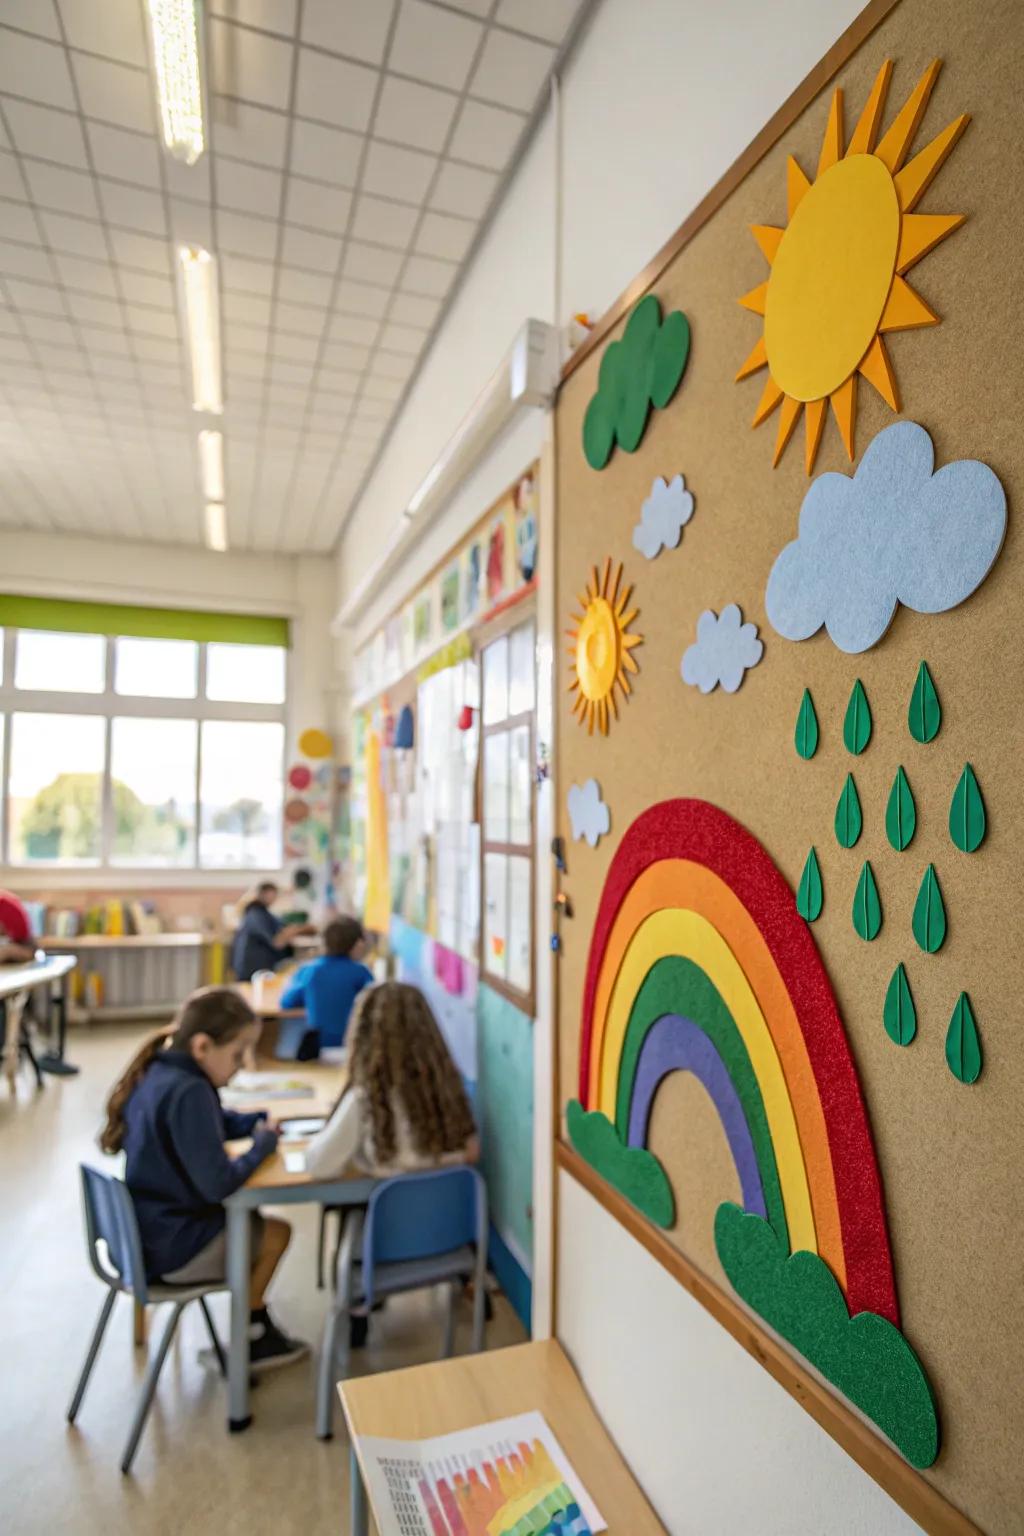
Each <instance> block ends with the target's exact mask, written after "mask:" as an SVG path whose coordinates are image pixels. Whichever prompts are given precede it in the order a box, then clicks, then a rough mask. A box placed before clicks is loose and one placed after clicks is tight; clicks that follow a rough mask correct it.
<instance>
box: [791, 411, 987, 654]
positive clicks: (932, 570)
mask: <svg viewBox="0 0 1024 1536" xmlns="http://www.w3.org/2000/svg"><path fill="white" fill-rule="evenodd" d="M934 461H935V453H934V449H933V447H932V440H931V438H930V437H929V435H928V433H927V432H926V431H925V429H924V428H923V427H920V426H918V425H917V423H916V422H912V421H900V422H896V424H895V425H894V426H891V427H887V428H886V429H885V430H884V431H883V432H880V433H879V434H878V436H877V437H876V438H875V439H874V440H873V441H872V443H871V444H870V445H869V447H868V450H867V452H866V453H865V455H864V457H863V459H862V460H861V463H860V465H859V467H858V469H857V472H856V474H855V475H854V476H853V478H852V479H851V478H849V477H848V476H846V475H840V474H834V473H829V474H824V475H819V477H818V478H817V480H815V481H814V483H813V484H812V485H811V488H810V490H809V491H808V492H807V495H806V496H805V497H804V502H803V506H802V507H801V509H800V527H799V534H798V537H797V538H796V539H795V540H794V541H793V543H791V544H787V546H786V547H785V549H784V550H783V551H782V553H781V554H780V555H779V557H778V559H777V560H776V561H775V564H774V565H773V566H772V569H771V572H770V574H769V577H768V586H767V589H766V592H765V609H766V612H767V614H768V619H769V622H770V623H771V625H772V627H773V628H774V629H775V630H777V631H778V633H779V634H780V635H783V636H784V637H785V638H786V639H787V640H806V639H808V637H809V636H811V635H813V634H816V633H817V631H818V630H819V629H820V628H821V627H822V625H824V626H825V628H826V630H827V631H828V634H829V636H830V637H831V639H832V640H833V641H834V643H835V644H836V645H837V646H838V647H839V649H840V650H842V651H847V652H850V653H852V654H857V653H859V652H861V651H866V650H868V648H869V647H870V646H873V645H875V644H877V642H878V641H879V640H880V639H881V638H882V636H883V635H884V633H885V631H886V630H887V629H888V627H889V625H890V624H891V623H892V620H893V618H894V616H895V613H896V609H897V607H898V606H899V604H900V603H903V604H904V606H905V607H908V608H912V609H914V610H915V611H916V612H917V613H943V612H945V611H946V610H947V609H950V608H955V607H956V606H957V605H958V604H959V603H962V602H963V601H964V600H965V599H966V598H968V597H969V596H970V595H971V593H972V592H974V591H975V589H976V588H977V587H979V586H980V585H981V583H982V581H984V579H985V577H986V576H987V575H988V573H989V571H990V570H991V568H992V565H993V563H994V562H995V559H996V557H997V555H998V554H999V551H1000V549H1001V548H1002V544H1003V536H1004V534H1005V531H1006V496H1005V493H1004V491H1003V487H1002V485H1001V484H1000V482H999V479H998V478H997V476H996V475H995V474H994V473H993V471H992V470H991V469H989V467H988V465H987V464H980V463H978V462H977V461H976V460H973V459H961V460H958V461H956V462H954V463H952V464H947V465H945V466H944V467H943V468H942V469H940V470H939V471H938V472H937V473H936V474H933V473H932V470H933V466H934Z"/></svg>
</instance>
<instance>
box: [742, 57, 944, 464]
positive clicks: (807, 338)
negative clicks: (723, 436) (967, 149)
mask: <svg viewBox="0 0 1024 1536" xmlns="http://www.w3.org/2000/svg"><path fill="white" fill-rule="evenodd" d="M939 67H940V61H939V60H936V61H935V62H934V63H932V64H930V65H929V66H928V68H927V69H926V70H925V72H924V74H923V75H922V76H921V79H920V80H919V81H918V83H917V85H916V86H915V87H914V89H913V91H912V92H911V94H910V96H909V98H908V100H907V101H906V103H905V104H904V106H903V107H902V108H901V109H900V111H899V113H898V114H897V116H896V118H895V119H894V121H893V123H892V126H891V127H890V128H889V130H888V131H887V132H886V133H885V135H884V136H883V137H882V138H881V140H879V141H878V143H877V144H876V142H875V140H876V137H877V134H878V129H879V125H880V123H881V119H882V112H883V109H884V107H885V98H886V93H887V91H888V88H889V78H890V76H891V74H892V61H891V60H889V59H887V60H886V62H885V63H884V64H883V65H882V67H881V69H880V70H879V72H878V76H877V78H876V80H875V83H874V85H873V86H872V88H871V94H870V96H869V97H868V100H867V104H866V106H865V107H864V110H863V112H862V113H861V115H860V118H859V120H858V122H857V126H856V127H855V128H854V130H853V134H852V136H851V138H850V142H849V144H848V145H847V147H846V152H845V154H844V153H843V93H842V91H841V90H837V91H836V92H835V94H834V96H833V97H832V106H831V110H830V112H829V118H828V126H827V127H826V129H825V139H824V142H823V144H822V146H821V154H820V157H819V159H818V170H817V174H816V176H815V179H814V181H813V182H811V181H809V180H808V178H807V177H806V176H805V175H804V172H803V171H802V170H801V168H800V166H799V165H798V164H797V162H796V160H795V159H794V158H793V156H792V155H790V157H789V161H788V165H787V189H786V190H787V203H788V209H787V214H788V220H789V222H788V224H787V225H786V228H785V229H779V228H776V227H775V226H773V225H767V224H756V225H754V226H752V231H751V232H752V234H753V236H754V239H755V240H756V241H757V243H758V245H759V246H760V247H761V250H762V252H763V254H764V256H765V257H766V258H767V260H768V263H769V265H770V266H771V269H772V270H771V275H770V277H769V278H768V281H767V282H765V283H762V284H761V285H760V286H759V287H757V288H755V289H753V290H752V292H750V293H748V294H745V295H744V297H743V298H742V299H740V301H739V302H740V303H741V304H742V305H743V306H744V308H746V309H750V310H753V312H754V313H755V314H757V315H763V316H764V334H763V335H762V336H761V338H760V340H759V341H758V343H757V345H756V346H755V348H754V350H753V351H752V352H751V354H750V356H749V357H748V358H747V360H746V362H745V363H744V364H743V367H742V368H741V369H740V371H739V373H738V374H737V375H736V377H737V379H745V378H746V377H747V376H748V374H751V373H756V372H757V370H758V369H759V368H764V367H767V369H768V374H769V377H768V382H767V383H766V384H765V387H764V393H763V394H762V396H761V399H760V402H759V404H758V407H757V410H756V412H755V414H754V419H753V422H752V423H751V424H752V425H753V426H755V427H756V426H759V425H760V424H761V422H762V421H764V420H765V419H766V418H767V417H768V416H769V415H771V413H772V411H773V410H774V409H775V407H776V406H777V405H779V404H780V402H781V406H782V411H781V415H780V418H779V429H778V436H777V438H776V441H775V456H774V458H773V460H772V463H773V465H774V464H777V463H778V462H779V459H780V458H781V457H782V453H783V451H784V449H785V447H786V444H787V443H788V442H789V439H790V437H791V436H792V434H793V429H794V428H795V426H796V424H797V421H798V420H799V418H800V412H801V410H802V409H804V407H806V416H805V424H806V447H805V455H804V459H805V465H806V469H807V473H808V474H810V473H811V470H812V468H813V466H814V460H815V457H816V455H817V452H818V444H819V443H820V441H821V433H822V428H823V427H824V425H825V413H826V411H827V409H828V406H829V404H831V406H832V410H833V413H834V415H835V418H836V422H837V423H838V426H839V432H840V435H841V437H842V439H843V444H844V446H845V448H846V452H847V454H848V455H849V457H850V459H851V460H852V458H853V453H854V422H855V416H856V407H857V378H858V375H863V377H864V378H866V379H867V380H868V382H869V383H870V384H872V385H874V387H875V389H877V390H878V393H879V394H880V395H881V396H882V399H883V400H885V401H886V403H887V404H888V405H890V406H891V407H892V409H893V410H894V411H898V410H899V409H900V403H899V395H898V392H897V387H896V378H895V375H894V374H893V370H892V365H891V363H890V361H889V354H888V352H887V350H886V346H885V341H884V339H883V338H884V336H885V334H886V333H887V332H889V331H907V330H914V329H916V328H917V327H918V326H925V325H937V324H938V316H937V315H936V314H934V313H933V311H932V310H931V309H929V307H928V305H927V304H926V303H925V302H924V300H923V299H922V298H920V296H919V295H918V294H916V293H915V292H914V290H913V289H912V288H911V286H910V284H909V283H908V282H907V281H906V280H905V278H904V277H903V273H904V272H906V271H907V270H908V269H909V268H910V267H912V266H913V265H914V263H915V262H916V261H919V260H920V259H921V257H922V256H924V255H926V254H927V252H928V251H930V250H932V249H933V248H934V247H935V246H936V245H938V243H939V241H940V240H944V239H945V238H946V236H947V235H949V234H952V232H953V230H955V229H958V228H959V227H960V225H961V224H962V223H963V222H964V215H963V214H957V213H952V214H941V213H921V214H917V213H914V212H912V210H913V208H914V207H915V206H916V205H917V203H918V201H919V199H920V198H921V196H922V195H923V193H924V192H925V190H926V189H927V188H928V187H929V186H930V184H931V182H932V180H933V178H934V177H935V175H936V174H937V172H938V171H939V169H940V168H941V166H942V164H943V162H944V161H945V159H946V157H947V156H948V155H949V153H950V151H951V150H952V149H953V147H954V145H955V144H956V142H957V140H958V139H959V137H960V135H961V134H962V133H963V131H964V129H965V128H966V127H967V124H968V122H969V121H970V117H969V115H968V114H967V113H964V114H963V115H962V116H960V117H957V118H955V119H954V120H953V122H951V123H950V124H949V125H948V126H947V127H946V128H944V129H943V130H942V132H941V133H940V134H938V135H937V136H936V137H935V138H934V139H932V141H931V143H930V144H926V145H925V147H924V148H923V149H922V150H921V151H920V152H919V153H918V154H916V155H915V156H914V158H913V159H912V160H910V161H907V163H906V164H904V161H906V157H907V153H908V151H909V149H910V145H911V143H912V142H913V138H914V135H915V134H916V132H917V129H918V125H919V123H920V121H921V119H922V117H923V116H924V113H925V109H926V107H927V105H928V99H929V97H930V96H931V93H932V88H933V86H934V85H935V81H936V78H937V76H938V73H939Z"/></svg>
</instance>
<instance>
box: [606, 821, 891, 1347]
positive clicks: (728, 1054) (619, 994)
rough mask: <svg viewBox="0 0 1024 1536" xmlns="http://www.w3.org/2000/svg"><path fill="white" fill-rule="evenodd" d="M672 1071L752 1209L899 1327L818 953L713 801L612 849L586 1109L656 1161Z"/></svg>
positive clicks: (871, 1181)
mask: <svg viewBox="0 0 1024 1536" xmlns="http://www.w3.org/2000/svg"><path fill="white" fill-rule="evenodd" d="M673 1071H688V1072H691V1073H693V1074H694V1076H696V1077H697V1078H698V1079H699V1080H700V1081H701V1083H702V1084H703V1085H704V1087H705V1089H706V1090H707V1092H708V1094H709V1095H710V1097H711V1099H712V1101H713V1102H714V1104H715V1106H716V1109H717V1111H718V1114H719V1117H720V1119H721V1122H722V1126H723V1129H724V1132H725V1135H726V1137H727V1139H728V1142H729V1146H730V1148H731V1150H732V1155H733V1159H734V1161H735V1164H736V1170H737V1174H738V1176H739V1183H740V1188H741V1191H742V1199H743V1203H744V1205H745V1207H746V1209H747V1210H749V1211H753V1212H755V1213H756V1214H757V1215H759V1216H763V1217H765V1218H766V1219H767V1220H768V1221H769V1222H770V1223H771V1225H772V1227H773V1228H774V1229H775V1231H776V1232H777V1233H778V1235H779V1237H780V1238H781V1239H782V1240H783V1242H785V1243H788V1246H789V1248H790V1250H791V1251H796V1250H797V1249H809V1250H810V1251H811V1252H812V1253H817V1254H818V1255H819V1256H820V1257H821V1258H822V1259H823V1260H824V1261H825V1263H827V1264H828V1266H829V1268H830V1269H831V1270H832V1272H833V1274H834V1275H835V1277H836V1279H837V1280H838V1281H839V1284H840V1285H841V1286H842V1288H843V1291H844V1293H845V1295H846V1299H847V1304H848V1306H849V1310H850V1312H851V1314H855V1313H857V1312H863V1311H868V1312H876V1313H878V1314H879V1315H880V1316H882V1317H885V1318H888V1319H889V1321H890V1322H892V1323H893V1324H894V1326H896V1327H899V1308H898V1304H897V1300H896V1288H895V1284H894V1281H893V1270H892V1255H891V1252H890V1249H889V1239H888V1235H887V1232H886V1223H885V1209H884V1204H883V1198H882V1188H881V1181H880V1178H879V1173H878V1166H877V1163H876V1161H875V1154H874V1146H873V1143H872V1139H871V1132H870V1129H869V1127H868V1121H867V1114H866V1111H865V1108H864V1101H863V1098H862V1096H861V1091H860V1083H859V1081H858V1078H857V1071H856V1067H855V1066H854V1063H853V1059H852V1057H851V1054H850V1049H849V1044H848V1042H847V1039H846V1034H845V1031H844V1029H843V1024H842V1020H841V1019H840V1016H839V1011H838V1008H837V1006H836V1001H835V997H834V995H833V992H832V988H831V986H830V984H829V981H828V977H827V975H826V973H825V968H824V965H823V964H822V960H821V957H820V955H819V953H818V949H817V946H816V944H815V942H814V940H813V938H812V937H811V934H810V930H809V929H808V927H807V925H806V924H805V923H804V922H803V920H802V919H801V918H800V917H799V916H798V914H797V911H796V906H795V902H794V898H793V892H792V891H791V889H790V887H789V886H788V885H787V883H786V881H785V880H784V879H783V877H782V875H781V874H780V873H779V871H778V870H777V869H776V867H775V865H774V864H773V862H772V860H771V859H770V858H769V856H768V854H767V853H766V852H765V850H764V849H763V848H762V847H761V845H760V844H759V843H758V842H757V841H756V839H755V838H753V837H752V836H751V835H750V833H749V832H747V831H746V830H745V829H744V828H743V827H741V826H740V825H739V823H738V822H736V821H734V820H733V819H732V817H730V816H728V815H727V814H726V813H725V812H724V811H721V810H719V809H717V807H715V806H713V805H709V804H708V803H707V802H705V801H702V800H668V801H664V802H663V803H662V804H660V805H655V806H652V807H651V808H650V809H649V810H647V811H645V812H644V813H643V814H642V815H641V816H640V817H639V818H638V819H637V820H636V821H635V822H633V824H632V825H631V826H630V828H629V830H628V831H627V832H626V834H625V836H624V837H623V839H622V842H621V844H620V846H619V849H618V851H617V852H616V855H615V858H614V860H613V862H612V866H611V869H610V870H609V873H608V877H607V880H606V882H605V886H604V890H603V892H602V895H601V902H600V906H599V909H598V914H597V920H596V923H595V926H594V933H593V938H592V940H591V946H590V955H589V959H588V962H587V973H586V983H585V989H584V998H583V1020H582V1039H581V1050H580V1086H579V1094H580V1102H581V1104H582V1106H583V1108H584V1109H588V1110H594V1109H597V1110H601V1111H602V1112H603V1113H604V1114H605V1115H606V1116H607V1117H608V1119H609V1120H610V1121H612V1123H613V1124H614V1125H615V1127H616V1129H617V1131H618V1133H619V1136H620V1137H621V1139H622V1141H623V1142H624V1143H625V1144H627V1145H629V1146H632V1147H640V1146H645V1145H646V1140H647V1126H648V1120H649V1117H650V1112H651V1107H652V1104H653V1101H654V1096H655V1093H656V1092H657V1089H658V1086H659V1085H660V1083H661V1082H662V1081H663V1080H664V1078H665V1076H666V1075H667V1074H668V1073H669V1072H673Z"/></svg>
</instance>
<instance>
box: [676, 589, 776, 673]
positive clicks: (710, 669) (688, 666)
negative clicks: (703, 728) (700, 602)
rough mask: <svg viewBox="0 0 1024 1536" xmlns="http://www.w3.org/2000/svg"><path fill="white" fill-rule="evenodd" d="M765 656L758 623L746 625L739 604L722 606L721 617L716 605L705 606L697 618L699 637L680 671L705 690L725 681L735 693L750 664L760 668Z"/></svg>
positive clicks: (684, 656) (687, 651) (684, 658)
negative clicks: (759, 637)
mask: <svg viewBox="0 0 1024 1536" xmlns="http://www.w3.org/2000/svg"><path fill="white" fill-rule="evenodd" d="M763 655H764V646H763V645H762V643H761V641H760V640H759V639H758V638H757V625H756V624H744V622H743V615H742V613H741V612H740V610H739V608H737V606H736V604H735V603H729V604H728V606H727V607H725V608H723V609H722V614H721V617H719V616H718V614H716V613H715V611H714V609H713V608H705V610H704V612H703V613H702V614H701V616H700V618H699V619H698V620H697V639H696V641H695V643H694V644H693V645H691V646H689V647H688V648H687V650H686V651H685V652H684V653H683V663H682V666H681V667H680V671H681V672H682V674H683V682H684V683H693V684H694V685H695V686H696V687H697V688H699V689H700V691H701V693H710V692H711V690H712V688H714V687H715V686H716V685H717V684H719V683H720V684H721V685H722V688H723V689H724V690H725V692H726V693H735V692H736V690H737V688H738V687H739V685H740V683H742V681H743V674H744V672H746V670H747V668H748V667H756V666H757V664H758V662H759V661H760V660H761V657H762V656H763Z"/></svg>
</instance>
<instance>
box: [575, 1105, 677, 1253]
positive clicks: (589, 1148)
mask: <svg viewBox="0 0 1024 1536" xmlns="http://www.w3.org/2000/svg"><path fill="white" fill-rule="evenodd" d="M566 1123H567V1125H568V1128H569V1140H570V1141H571V1142H572V1144H573V1146H574V1147H575V1148H576V1151H577V1152H578V1153H579V1155H580V1157H582V1158H583V1159H584V1161H585V1162H588V1163H589V1164H590V1166H591V1168H593V1169H594V1170H595V1171H596V1172H597V1173H599V1174H600V1175H601V1177H602V1178H603V1179H607V1181H608V1183H609V1184H610V1185H611V1186H612V1188H613V1189H617V1190H618V1191H619V1194H620V1195H625V1197H626V1199H627V1200H628V1201H629V1202H630V1204H631V1205H635V1206H636V1208H637V1210H638V1211H642V1212H643V1214H644V1215H645V1216H647V1217H649V1219H650V1220H651V1221H653V1222H654V1224H655V1226H657V1227H670V1226H671V1225H672V1223H673V1222H674V1221H675V1218H676V1203H675V1199H674V1198H673V1195H672V1186H671V1185H670V1184H669V1182H668V1175H667V1174H666V1172H665V1170H664V1168H663V1167H662V1166H661V1164H660V1163H659V1161H658V1159H657V1158H656V1157H655V1155H654V1153H653V1152H648V1151H647V1149H646V1148H645V1147H627V1146H625V1145H624V1144H623V1143H622V1141H620V1139H619V1133H618V1131H617V1130H616V1129H615V1127H614V1125H612V1123H611V1121H610V1120H609V1119H608V1117H607V1115H602V1113H601V1111H600V1110H599V1109H593V1110H590V1111H589V1112H588V1111H587V1110H585V1109H584V1108H583V1106H582V1104H580V1103H579V1101H578V1100H577V1099H570V1100H569V1103H568V1106H567V1108H566Z"/></svg>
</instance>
